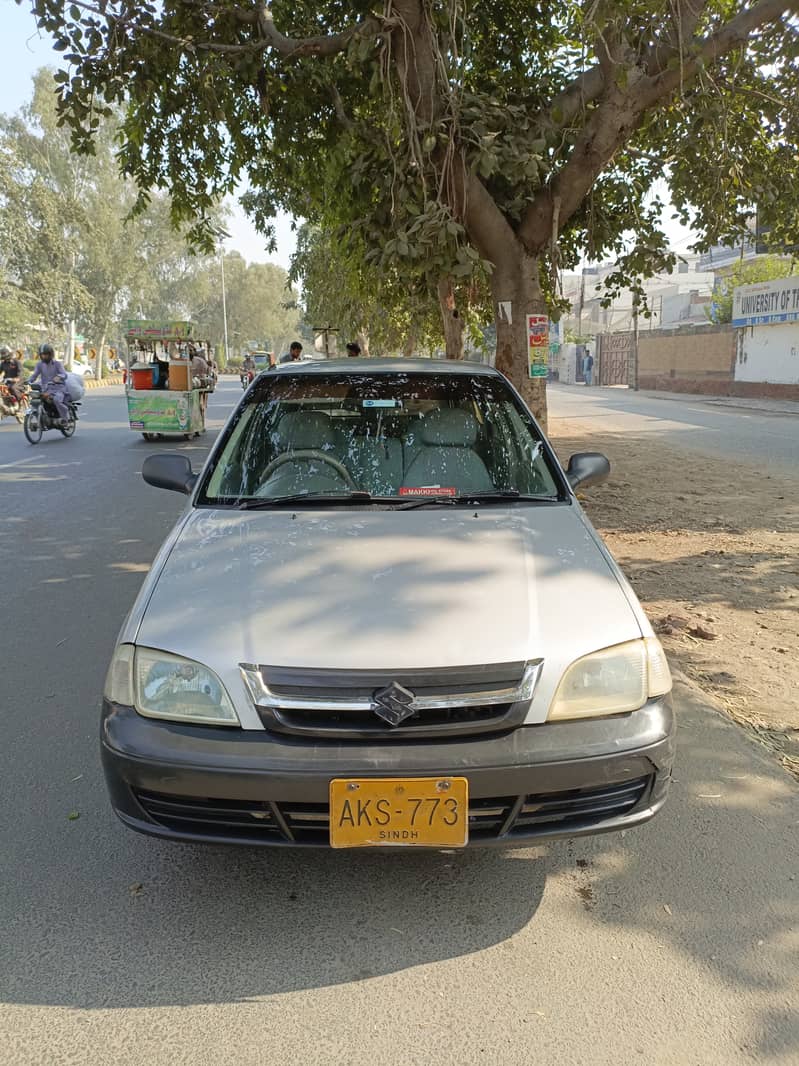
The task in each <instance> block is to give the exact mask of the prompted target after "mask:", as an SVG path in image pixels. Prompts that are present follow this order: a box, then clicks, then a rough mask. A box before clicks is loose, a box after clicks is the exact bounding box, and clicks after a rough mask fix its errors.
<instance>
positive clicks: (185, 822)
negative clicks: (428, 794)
mask: <svg viewBox="0 0 799 1066" xmlns="http://www.w3.org/2000/svg"><path fill="white" fill-rule="evenodd" d="M651 784H652V777H651V776H647V777H638V778H636V779H635V780H632V781H624V782H621V783H617V784H612V785H602V786H595V787H593V788H580V789H569V790H568V791H564V792H542V793H534V794H532V795H526V796H501V797H496V798H489V799H472V800H471V801H470V803H469V840H470V841H471V842H475V843H478V842H480V841H483V842H488V841H491V840H498V839H500V838H501V839H503V840H514V839H519V840H523V839H524V838H525V837H541V836H547V835H554V834H562V833H569V832H575V831H576V830H578V829H590V828H591V827H592V826H596V825H598V824H599V823H600V822H604V821H607V820H608V819H612V818H618V817H621V816H622V815H625V814H629V813H630V811H632V810H633V808H634V807H636V806H637V805H638V804H639V803H640V802H641V801H642V800H643V799H644V798H645V797H646V796H647V795H648V793H649V790H650V788H651ZM134 794H135V796H136V799H137V800H138V801H139V803H140V804H141V806H142V808H143V809H144V811H145V813H146V814H147V816H148V817H149V818H151V819H152V821H154V822H156V823H157V824H158V825H160V826H163V828H165V829H169V830H171V831H172V832H174V833H180V834H181V835H183V836H198V837H205V838H207V837H216V838H218V839H225V840H230V841H235V840H240V841H242V842H243V843H244V842H246V843H258V842H262V843H265V844H270V843H271V844H306V845H316V846H323V845H326V844H327V843H328V828H329V823H330V814H329V808H328V805H327V804H326V803H282V802H276V801H269V800H261V801H257V800H224V799H196V798H194V797H186V796H172V795H166V794H164V793H160V792H145V791H142V790H136V791H135V793H134Z"/></svg>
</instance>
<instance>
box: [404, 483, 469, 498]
mask: <svg viewBox="0 0 799 1066" xmlns="http://www.w3.org/2000/svg"><path fill="white" fill-rule="evenodd" d="M399 494H400V496H457V495H458V490H457V489H456V488H452V487H450V486H448V487H446V488H442V487H441V485H419V486H416V485H414V486H413V487H411V486H407V485H403V487H402V488H401V489H400V490H399Z"/></svg>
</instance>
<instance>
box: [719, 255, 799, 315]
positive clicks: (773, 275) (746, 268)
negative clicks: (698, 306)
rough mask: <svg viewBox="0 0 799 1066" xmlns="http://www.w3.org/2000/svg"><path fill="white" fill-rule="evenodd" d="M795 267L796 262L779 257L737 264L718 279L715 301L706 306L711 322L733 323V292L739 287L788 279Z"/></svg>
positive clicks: (767, 256) (761, 257) (770, 256)
mask: <svg viewBox="0 0 799 1066" xmlns="http://www.w3.org/2000/svg"><path fill="white" fill-rule="evenodd" d="M795 266H796V261H795V260H793V259H785V258H782V257H780V256H777V255H764V256H759V257H758V258H757V259H750V260H749V261H748V262H739V263H736V264H735V266H734V267H733V268H732V270H731V271H730V273H729V274H724V275H723V276H721V277H717V278H716V284H715V285H714V287H713V299H712V302H711V303H709V304H705V314H706V315H707V317H708V318H709V319H710V321H711V322H717V323H719V324H721V323H723V322H732V304H733V292H734V290H735V289H736V288H737V287H738V286H739V285H753V284H754V283H755V282H757V281H775V280H776V279H777V278H788V277H790V276H791V274H793V272H794V267H795Z"/></svg>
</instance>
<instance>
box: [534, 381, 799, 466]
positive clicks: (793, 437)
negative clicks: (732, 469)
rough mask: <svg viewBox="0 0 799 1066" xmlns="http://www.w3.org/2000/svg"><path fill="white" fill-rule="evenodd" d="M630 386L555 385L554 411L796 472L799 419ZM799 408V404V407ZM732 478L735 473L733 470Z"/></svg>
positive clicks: (609, 429)
mask: <svg viewBox="0 0 799 1066" xmlns="http://www.w3.org/2000/svg"><path fill="white" fill-rule="evenodd" d="M667 396H668V398H667V397H666V396H658V395H656V394H653V393H640V392H639V393H635V392H630V391H629V390H628V389H616V388H590V389H589V388H586V387H585V386H583V385H554V386H550V388H549V390H548V397H549V410H550V415H551V416H552V417H555V418H569V419H574V420H575V421H579V420H581V419H582V420H588V421H591V422H592V423H593V422H598V423H601V424H602V428H603V430H605V431H607V432H608V433H615V432H619V433H625V432H626V433H632V434H634V435H635V436H637V437H650V438H655V439H665V440H667V441H668V442H669V443H670V444H675V445H679V446H680V447H682V448H687V449H689V450H690V451H696V452H701V453H704V454H707V455H714V456H726V457H728V458H730V459H731V460H744V461H748V462H753V463H760V464H761V465H762V466H763V468H764V469H765V470H767V472H768V473H770V474H780V475H783V476H784V475H788V476H794V477H796V476H797V473H798V472H799V417H797V415H796V414H788V413H784V412H783V413H777V412H774V413H772V412H768V411H761V410H757V409H749V408H744V407H727V406H719V405H717V404H713V403H712V402H709V401H707V400H704V399H702V398H701V397H698V396H684V397H680V398H675V397H674V396H673V394H667ZM796 407H797V411H799V404H798V405H796ZM731 476H733V477H734V474H732V475H731Z"/></svg>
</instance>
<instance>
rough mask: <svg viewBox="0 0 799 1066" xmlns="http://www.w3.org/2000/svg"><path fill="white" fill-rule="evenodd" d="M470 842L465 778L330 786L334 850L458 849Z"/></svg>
mask: <svg viewBox="0 0 799 1066" xmlns="http://www.w3.org/2000/svg"><path fill="white" fill-rule="evenodd" d="M468 838H469V782H468V781H467V780H466V778H465V777H386V778H377V779H376V778H362V777H357V778H347V779H345V780H340V779H338V780H335V781H331V782H330V846H331V847H333V848H374V847H397V848H407V847H424V848H431V847H432V848H462V847H464V846H465V844H466V842H467V840H468Z"/></svg>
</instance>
